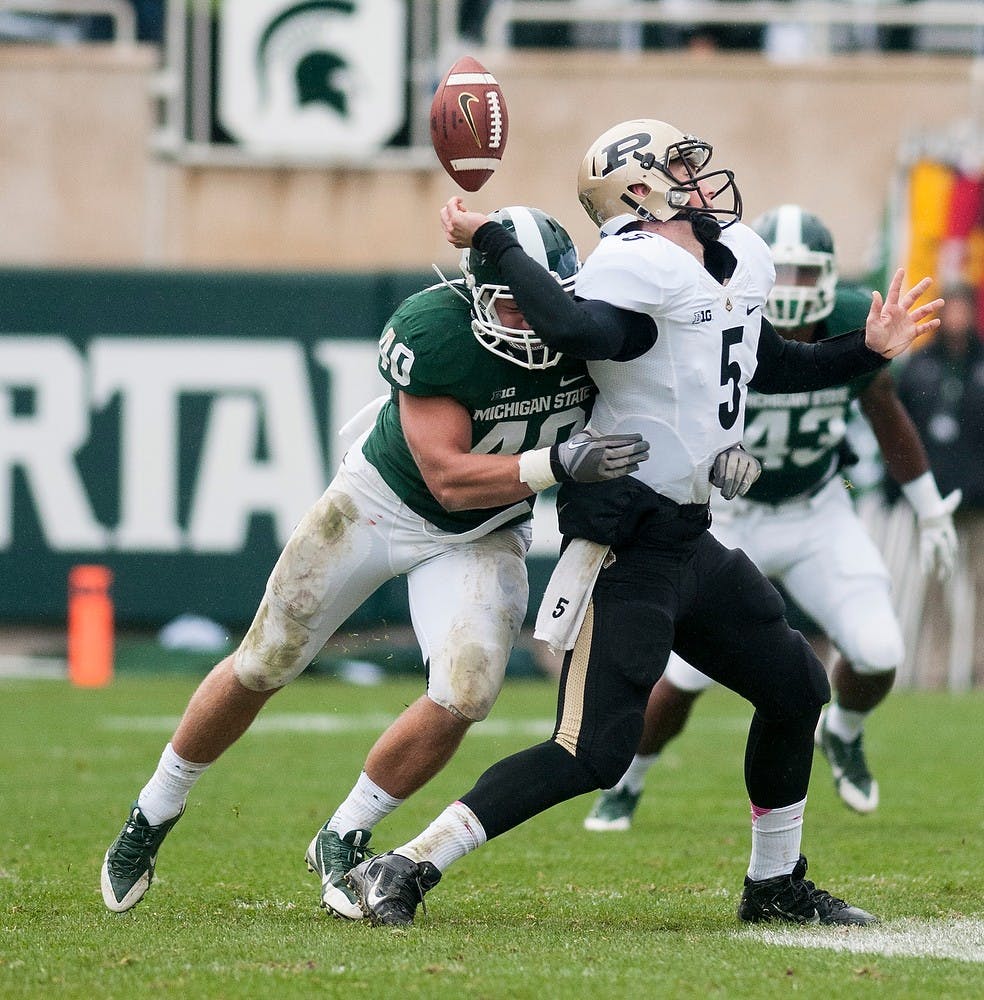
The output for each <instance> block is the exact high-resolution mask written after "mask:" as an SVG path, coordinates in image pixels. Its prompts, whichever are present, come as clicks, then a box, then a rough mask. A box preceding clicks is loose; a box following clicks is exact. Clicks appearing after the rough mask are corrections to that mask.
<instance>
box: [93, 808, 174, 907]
mask: <svg viewBox="0 0 984 1000" xmlns="http://www.w3.org/2000/svg"><path fill="white" fill-rule="evenodd" d="M183 812H184V807H182V809H181V812H179V813H178V815H177V816H175V817H173V818H172V819H168V820H165V821H164V822H163V823H159V824H158V825H157V826H151V825H150V823H148V822H147V820H146V818H145V817H144V814H143V813H142V812H141V811H140V807H139V806H138V805H137V804H136V802H134V803H133V805H132V806H131V807H130V816H129V818H128V819H127V821H126V823H124V824H123V829H122V830H121V831H120V835H119V836H118V837H117V838H116V840H114V841H113V843H112V844H110V847H109V850H108V851H107V852H106V857H105V858H104V859H103V866H102V877H101V883H102V895H103V902H104V903H105V904H106V906H108V907H109V909H111V910H112V911H113V912H114V913H125V912H126V911H127V910H129V909H131V908H132V907H134V906H136V905H137V903H139V902H140V900H141V899H143V896H144V893H145V892H146V891H147V890H148V889H149V888H150V883H151V882H152V881H153V880H154V866H155V865H156V864H157V852H158V850H160V846H161V843H162V842H163V840H164V838H165V837H166V836H167V835H168V833H169V832H170V829H171V827H172V826H174V824H175V823H177V821H178V820H179V819H181V815H182V813H183Z"/></svg>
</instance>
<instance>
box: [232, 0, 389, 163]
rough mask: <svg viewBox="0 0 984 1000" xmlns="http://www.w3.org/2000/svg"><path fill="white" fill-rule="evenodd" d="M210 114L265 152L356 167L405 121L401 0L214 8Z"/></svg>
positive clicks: (267, 2)
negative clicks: (215, 52) (213, 108)
mask: <svg viewBox="0 0 984 1000" xmlns="http://www.w3.org/2000/svg"><path fill="white" fill-rule="evenodd" d="M220 10H221V13H220V17H221V21H220V26H219V67H220V72H219V81H218V116H219V120H220V121H221V123H222V125H223V127H224V128H225V129H226V130H227V131H228V132H229V134H230V135H232V136H233V137H234V138H235V139H236V140H238V141H239V142H241V143H242V144H243V145H244V146H248V147H250V148H252V149H254V150H256V151H258V152H263V153H266V154H274V155H275V154H278V153H281V154H302V155H313V156H327V157H331V158H337V159H339V160H359V159H364V158H365V157H367V156H369V155H371V154H372V153H374V152H375V151H376V150H378V149H379V148H380V147H382V146H384V145H385V144H386V142H388V141H389V139H390V138H392V136H393V134H394V133H395V132H396V131H398V130H399V129H400V128H401V127H402V125H403V122H404V120H405V118H406V98H405V89H406V74H407V69H406V31H407V25H406V17H407V15H406V9H405V5H404V4H403V3H402V2H401V0H301V2H298V0H223V3H222V6H221V9H220Z"/></svg>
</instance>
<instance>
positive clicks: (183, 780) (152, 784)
mask: <svg viewBox="0 0 984 1000" xmlns="http://www.w3.org/2000/svg"><path fill="white" fill-rule="evenodd" d="M209 766H210V765H209V764H193V763H192V762H191V761H189V760H184V759H182V758H181V757H179V756H178V755H177V754H176V753H175V752H174V749H173V748H172V747H171V744H170V743H168V745H167V746H166V747H164V752H163V753H162V754H161V759H160V761H159V762H158V764H157V770H156V771H155V772H154V775H153V777H152V778H151V779H150V781H148V782H147V784H146V785H144V787H143V790H142V791H141V792H140V794H139V795H138V796H137V805H138V806H140V811H141V812H142V813H143V814H144V817H145V818H146V820H147V822H148V823H150V825H151V826H157V825H158V824H160V823H163V822H164V820H166V819H171V818H173V817H174V816H177V815H178V813H179V812H181V809H182V807H183V806H184V804H185V800H186V799H187V798H188V793H189V792H190V791H191V789H192V788H193V787H194V785H195V782H196V781H198V779H199V778H200V777H201V776H202V775H203V774H204V773H205V771H206V770H207V769H208V767H209Z"/></svg>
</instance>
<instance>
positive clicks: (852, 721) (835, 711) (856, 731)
mask: <svg viewBox="0 0 984 1000" xmlns="http://www.w3.org/2000/svg"><path fill="white" fill-rule="evenodd" d="M869 714H870V713H869V712H851V711H849V710H848V709H846V708H841V707H840V705H838V704H837V702H834V704H833V705H831V706H830V708H828V709H827V716H826V719H827V728H828V729H829V730H830V731H831V732H832V733H833V734H834V736H838V737H840V739H842V740H844V741H845V742H847V743H853V742H854V741H855V740H856V739H857V738H858V737H859V736H860V735H861V733H862V732H863V730H864V720H865V719H867V718H868V716H869Z"/></svg>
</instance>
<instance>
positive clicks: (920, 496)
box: [902, 472, 943, 521]
mask: <svg viewBox="0 0 984 1000" xmlns="http://www.w3.org/2000/svg"><path fill="white" fill-rule="evenodd" d="M902 492H903V493H904V494H905V498H906V500H908V501H909V505H910V506H911V507H912V509H913V510H914V511H915V512H916V517H918V518H919V520H920V521H921V520H923V519H924V518H928V517H936V516H938V515H939V513H940V507H941V506H942V504H943V497H941V496H940V491H939V487H938V486H937V485H936V479H935V477H934V476H933V474H932V472H924V473H923V474H922V475H921V476H917V477H916V478H915V479H912V480H910V481H909V482H907V483H902Z"/></svg>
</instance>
